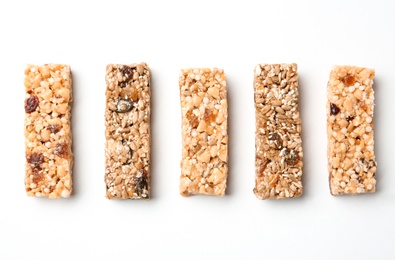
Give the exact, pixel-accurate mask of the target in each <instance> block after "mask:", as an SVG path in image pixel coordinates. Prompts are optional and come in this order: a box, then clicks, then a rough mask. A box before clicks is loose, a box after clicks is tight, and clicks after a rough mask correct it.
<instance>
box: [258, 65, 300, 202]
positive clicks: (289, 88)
mask: <svg viewBox="0 0 395 260" xmlns="http://www.w3.org/2000/svg"><path fill="white" fill-rule="evenodd" d="M254 93H255V116H256V132H255V149H256V158H255V188H254V193H255V195H256V196H257V198H259V199H271V198H276V199H283V198H293V197H298V196H300V195H301V194H302V191H303V188H302V180H301V177H302V166H303V162H302V159H303V151H302V139H301V123H302V120H301V118H300V115H299V105H298V103H299V100H298V98H299V85H298V73H297V65H296V64H259V65H257V66H256V67H255V77H254Z"/></svg>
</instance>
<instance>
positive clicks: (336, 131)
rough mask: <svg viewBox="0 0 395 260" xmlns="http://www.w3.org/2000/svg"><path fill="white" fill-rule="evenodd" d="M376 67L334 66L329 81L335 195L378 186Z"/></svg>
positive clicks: (330, 163) (330, 154) (330, 158)
mask: <svg viewBox="0 0 395 260" xmlns="http://www.w3.org/2000/svg"><path fill="white" fill-rule="evenodd" d="M374 75H375V72H374V70H373V69H368V68H362V67H355V66H335V67H334V69H333V70H332V71H331V73H330V77H329V82H328V89H327V91H328V102H327V132H328V170H329V183H330V191H331V194H332V195H341V194H359V193H372V192H374V191H375V188H376V179H375V175H376V165H377V163H376V159H375V155H374V139H373V129H374V124H373V107H374V91H373V87H372V86H373V77H374Z"/></svg>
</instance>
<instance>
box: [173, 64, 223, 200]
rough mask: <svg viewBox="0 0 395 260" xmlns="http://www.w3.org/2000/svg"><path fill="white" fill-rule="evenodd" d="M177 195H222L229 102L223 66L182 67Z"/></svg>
mask: <svg viewBox="0 0 395 260" xmlns="http://www.w3.org/2000/svg"><path fill="white" fill-rule="evenodd" d="M179 87H180V101H181V112H182V161H181V177H180V194H181V195H182V196H191V195H194V194H206V195H215V196H223V195H224V194H225V190H226V180H227V175H228V132H227V131H228V130H227V129H228V125H227V124H228V123H227V118H228V103H227V87H226V79H225V73H224V71H223V70H222V69H184V70H182V71H181V75H180V79H179Z"/></svg>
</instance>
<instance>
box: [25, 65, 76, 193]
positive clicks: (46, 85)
mask: <svg viewBox="0 0 395 260" xmlns="http://www.w3.org/2000/svg"><path fill="white" fill-rule="evenodd" d="M71 81H72V80H71V71H70V67H69V66H68V65H62V64H46V65H43V66H36V65H28V66H27V68H26V69H25V80H24V85H25V91H26V96H25V123H24V125H25V151H26V163H25V169H26V170H25V189H26V192H27V194H28V195H29V196H35V197H49V198H59V197H64V198H66V197H69V196H70V195H71V193H72V168H73V153H72V149H71V145H72V137H71V129H70V119H71V102H72V82H71Z"/></svg>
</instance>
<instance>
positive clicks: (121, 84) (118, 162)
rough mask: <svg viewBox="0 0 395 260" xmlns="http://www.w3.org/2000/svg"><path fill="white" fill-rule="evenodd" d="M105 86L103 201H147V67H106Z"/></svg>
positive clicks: (148, 95) (111, 65) (149, 87)
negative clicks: (104, 198)
mask: <svg viewBox="0 0 395 260" xmlns="http://www.w3.org/2000/svg"><path fill="white" fill-rule="evenodd" d="M106 83H107V89H106V112H105V127H106V130H105V135H106V146H105V157H106V165H105V167H106V170H105V178H104V179H105V183H106V197H107V198H109V199H143V200H147V199H149V197H150V113H151V112H150V100H151V91H150V89H151V86H150V71H149V68H148V65H147V64H145V63H140V64H131V65H117V64H110V65H108V66H107V70H106Z"/></svg>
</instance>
